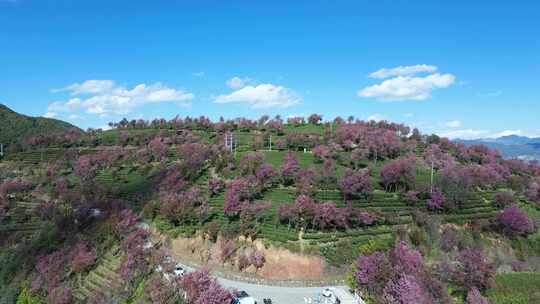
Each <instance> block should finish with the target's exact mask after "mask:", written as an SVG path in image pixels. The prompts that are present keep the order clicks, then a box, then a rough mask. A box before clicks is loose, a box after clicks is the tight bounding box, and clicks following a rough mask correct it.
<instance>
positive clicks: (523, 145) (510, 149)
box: [455, 135, 540, 160]
mask: <svg viewBox="0 0 540 304" xmlns="http://www.w3.org/2000/svg"><path fill="white" fill-rule="evenodd" d="M455 141H457V142H462V143H464V144H466V145H468V146H470V145H478V144H482V145H486V146H488V147H490V148H493V149H497V150H499V151H500V152H501V153H502V155H503V157H504V158H507V159H508V158H519V159H523V160H532V159H536V160H540V137H536V138H530V137H526V136H518V135H509V136H503V137H499V138H483V139H472V140H463V139H456V140H455Z"/></svg>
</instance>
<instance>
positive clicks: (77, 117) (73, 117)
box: [68, 114, 80, 119]
mask: <svg viewBox="0 0 540 304" xmlns="http://www.w3.org/2000/svg"><path fill="white" fill-rule="evenodd" d="M68 118H69V119H79V118H80V116H79V115H77V114H71V115H69V117H68Z"/></svg>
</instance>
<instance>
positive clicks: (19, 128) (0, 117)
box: [0, 104, 80, 146]
mask: <svg viewBox="0 0 540 304" xmlns="http://www.w3.org/2000/svg"><path fill="white" fill-rule="evenodd" d="M72 128H75V129H77V130H79V129H78V128H77V127H75V126H73V125H72V124H69V123H67V122H64V121H61V120H57V119H52V118H44V117H30V116H26V115H22V114H19V113H17V112H15V111H13V110H11V109H10V108H8V107H7V106H5V105H3V104H0V143H3V144H4V145H6V146H10V145H13V144H16V143H20V142H22V141H23V140H24V139H28V138H30V137H33V136H38V135H48V134H54V133H62V132H67V131H68V130H70V129H72ZM79 131H80V130H79Z"/></svg>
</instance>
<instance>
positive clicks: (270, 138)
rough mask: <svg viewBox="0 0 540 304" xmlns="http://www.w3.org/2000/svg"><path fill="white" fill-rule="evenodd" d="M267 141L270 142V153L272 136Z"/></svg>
mask: <svg viewBox="0 0 540 304" xmlns="http://www.w3.org/2000/svg"><path fill="white" fill-rule="evenodd" d="M268 141H269V142H270V151H272V134H270V137H269V138H268Z"/></svg>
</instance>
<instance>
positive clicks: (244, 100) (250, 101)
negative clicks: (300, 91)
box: [214, 84, 301, 108]
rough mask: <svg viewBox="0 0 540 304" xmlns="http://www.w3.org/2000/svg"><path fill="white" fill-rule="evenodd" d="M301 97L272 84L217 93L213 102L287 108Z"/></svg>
mask: <svg viewBox="0 0 540 304" xmlns="http://www.w3.org/2000/svg"><path fill="white" fill-rule="evenodd" d="M300 101H301V98H300V97H299V96H298V95H297V94H296V93H295V92H294V91H293V90H291V89H288V88H285V87H283V86H276V85H273V84H259V85H257V86H251V85H248V86H244V87H242V88H241V89H238V90H236V91H234V92H232V93H230V94H228V95H219V96H217V97H216V98H215V99H214V102H215V103H240V104H247V105H249V106H251V107H252V108H288V107H291V106H294V105H297V104H299V103H300Z"/></svg>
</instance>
